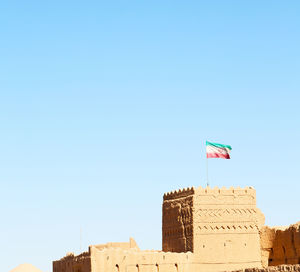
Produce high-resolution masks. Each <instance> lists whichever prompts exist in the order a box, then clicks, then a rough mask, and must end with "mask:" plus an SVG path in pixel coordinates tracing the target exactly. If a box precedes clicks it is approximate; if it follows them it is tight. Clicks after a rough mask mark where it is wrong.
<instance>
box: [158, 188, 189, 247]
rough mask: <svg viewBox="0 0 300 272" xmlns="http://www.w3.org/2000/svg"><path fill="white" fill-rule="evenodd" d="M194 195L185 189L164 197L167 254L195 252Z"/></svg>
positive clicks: (163, 213)
mask: <svg viewBox="0 0 300 272" xmlns="http://www.w3.org/2000/svg"><path fill="white" fill-rule="evenodd" d="M193 194H194V189H193V188H191V189H189V188H188V189H184V190H182V191H181V190H180V191H178V192H174V193H169V194H167V195H165V196H164V202H163V211H162V215H163V218H162V249H163V251H165V252H188V251H191V252H193Z"/></svg>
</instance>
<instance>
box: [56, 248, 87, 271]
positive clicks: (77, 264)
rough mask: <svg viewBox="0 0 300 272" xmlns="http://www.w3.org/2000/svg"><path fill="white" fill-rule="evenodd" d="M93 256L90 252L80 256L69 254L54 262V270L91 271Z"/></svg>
mask: <svg viewBox="0 0 300 272" xmlns="http://www.w3.org/2000/svg"><path fill="white" fill-rule="evenodd" d="M91 271H92V270H91V257H90V254H89V252H84V253H82V254H80V255H78V256H74V255H68V256H66V257H64V258H62V259H60V260H58V261H54V262H53V272H91Z"/></svg>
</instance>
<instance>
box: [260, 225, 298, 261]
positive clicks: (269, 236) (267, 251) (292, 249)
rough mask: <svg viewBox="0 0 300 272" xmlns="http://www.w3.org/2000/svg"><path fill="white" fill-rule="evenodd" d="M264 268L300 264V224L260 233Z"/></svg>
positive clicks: (268, 228) (263, 230)
mask: <svg viewBox="0 0 300 272" xmlns="http://www.w3.org/2000/svg"><path fill="white" fill-rule="evenodd" d="M260 237H261V249H262V250H261V254H262V263H263V266H268V265H269V266H270V265H280V264H299V263H300V222H298V223H296V224H294V225H291V226H290V227H288V228H276V227H274V228H270V227H267V226H265V227H263V228H262V229H261V231H260Z"/></svg>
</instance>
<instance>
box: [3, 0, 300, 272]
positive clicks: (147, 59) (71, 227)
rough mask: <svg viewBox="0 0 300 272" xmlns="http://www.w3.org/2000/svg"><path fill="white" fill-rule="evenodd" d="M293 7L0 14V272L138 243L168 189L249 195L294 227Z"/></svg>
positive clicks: (156, 225) (254, 4)
mask: <svg viewBox="0 0 300 272" xmlns="http://www.w3.org/2000/svg"><path fill="white" fill-rule="evenodd" d="M299 12H300V4H299V1H173V0H172V1H107V2H101V1H48V2H47V3H46V2H45V1H6V3H4V2H3V3H2V4H1V8H0V39H1V43H0V126H1V133H0V185H1V190H0V193H1V198H0V204H1V205H0V214H1V223H0V244H1V271H9V270H10V269H12V268H13V267H15V266H17V265H18V264H20V263H24V262H28V263H32V264H33V265H35V266H37V267H39V268H40V269H42V270H43V271H45V272H50V271H52V268H51V261H52V260H55V259H59V258H61V257H63V256H64V255H65V253H66V252H69V251H74V252H75V253H78V252H79V250H80V227H82V229H83V242H82V245H83V246H82V247H83V248H84V249H87V246H88V245H89V244H97V243H105V242H108V241H127V240H128V239H129V236H133V237H134V238H136V240H137V242H138V244H139V245H140V247H141V248H142V249H151V248H154V249H160V248H161V204H162V196H163V193H164V192H166V191H171V190H174V189H177V188H182V187H187V186H192V185H194V186H199V185H205V176H206V174H205V169H206V168H205V141H206V140H210V141H215V142H219V143H223V144H230V145H231V146H232V148H233V150H232V159H231V160H217V159H211V160H209V176H210V181H211V185H212V186H228V187H229V186H231V185H233V186H241V187H243V186H253V187H255V188H256V190H257V202H258V203H257V204H258V207H259V208H261V210H262V211H263V212H264V214H265V216H266V224H269V225H288V224H291V223H294V222H296V221H299V220H300V214H299V206H300V199H299V190H300V173H299V155H300V145H299V139H300V121H299V117H300V107H299V101H300V92H299V91H300V88H299V87H300V76H299V75H300V53H299V50H300V19H299V18H300V17H299Z"/></svg>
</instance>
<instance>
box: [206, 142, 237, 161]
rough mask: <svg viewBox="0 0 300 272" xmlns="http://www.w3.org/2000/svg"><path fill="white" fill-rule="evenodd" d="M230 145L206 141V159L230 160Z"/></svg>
mask: <svg viewBox="0 0 300 272" xmlns="http://www.w3.org/2000/svg"><path fill="white" fill-rule="evenodd" d="M231 149H232V148H231V146H230V145H223V144H217V143H211V142H208V141H206V157H207V158H221V159H230V155H229V153H230V151H231Z"/></svg>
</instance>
